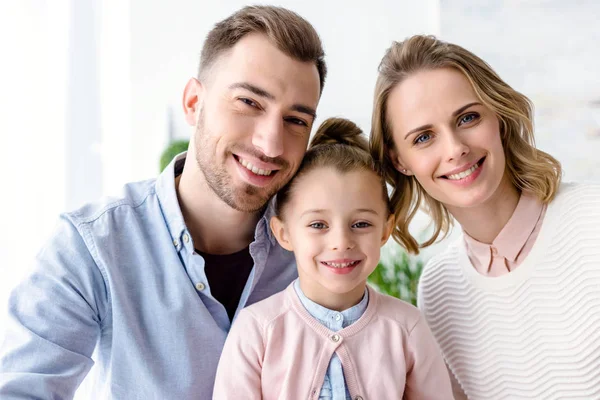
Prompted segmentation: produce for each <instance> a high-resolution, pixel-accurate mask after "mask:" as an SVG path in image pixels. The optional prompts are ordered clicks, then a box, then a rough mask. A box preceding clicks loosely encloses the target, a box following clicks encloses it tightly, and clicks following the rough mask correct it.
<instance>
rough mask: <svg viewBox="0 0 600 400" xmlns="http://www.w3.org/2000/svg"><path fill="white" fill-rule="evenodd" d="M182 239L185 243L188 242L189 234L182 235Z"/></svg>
mask: <svg viewBox="0 0 600 400" xmlns="http://www.w3.org/2000/svg"><path fill="white" fill-rule="evenodd" d="M183 241H184V242H185V243H187V242H189V241H190V235H188V234H187V233H186V234H185V235H183Z"/></svg>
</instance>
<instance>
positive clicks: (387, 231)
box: [381, 214, 396, 246]
mask: <svg viewBox="0 0 600 400" xmlns="http://www.w3.org/2000/svg"><path fill="white" fill-rule="evenodd" d="M395 222H396V218H395V217H394V214H390V216H389V217H388V219H387V221H386V223H385V226H384V228H383V235H382V236H381V245H382V246H383V245H384V244H386V242H387V241H388V239H389V238H390V235H391V234H392V232H393V231H394V226H395Z"/></svg>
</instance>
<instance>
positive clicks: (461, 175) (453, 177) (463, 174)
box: [448, 163, 479, 181]
mask: <svg viewBox="0 0 600 400" xmlns="http://www.w3.org/2000/svg"><path fill="white" fill-rule="evenodd" d="M477 168H479V163H477V164H475V165H473V166H472V167H471V168H469V169H468V170H466V171H463V172H459V173H458V174H452V175H448V179H451V180H453V181H456V180H459V179H464V178H466V177H467V176H469V175H471V174H472V173H473V171H475V170H476V169H477Z"/></svg>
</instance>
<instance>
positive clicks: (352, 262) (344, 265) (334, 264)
mask: <svg viewBox="0 0 600 400" xmlns="http://www.w3.org/2000/svg"><path fill="white" fill-rule="evenodd" d="M358 262H359V261H350V262H347V263H333V262H327V261H323V264H327V265H328V266H330V267H333V268H346V267H350V266H353V265H356V264H358Z"/></svg>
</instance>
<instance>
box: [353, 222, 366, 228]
mask: <svg viewBox="0 0 600 400" xmlns="http://www.w3.org/2000/svg"><path fill="white" fill-rule="evenodd" d="M370 226H371V224H370V223H368V222H364V221H363V222H357V223H355V224H354V225H352V227H353V228H368V227H370Z"/></svg>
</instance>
